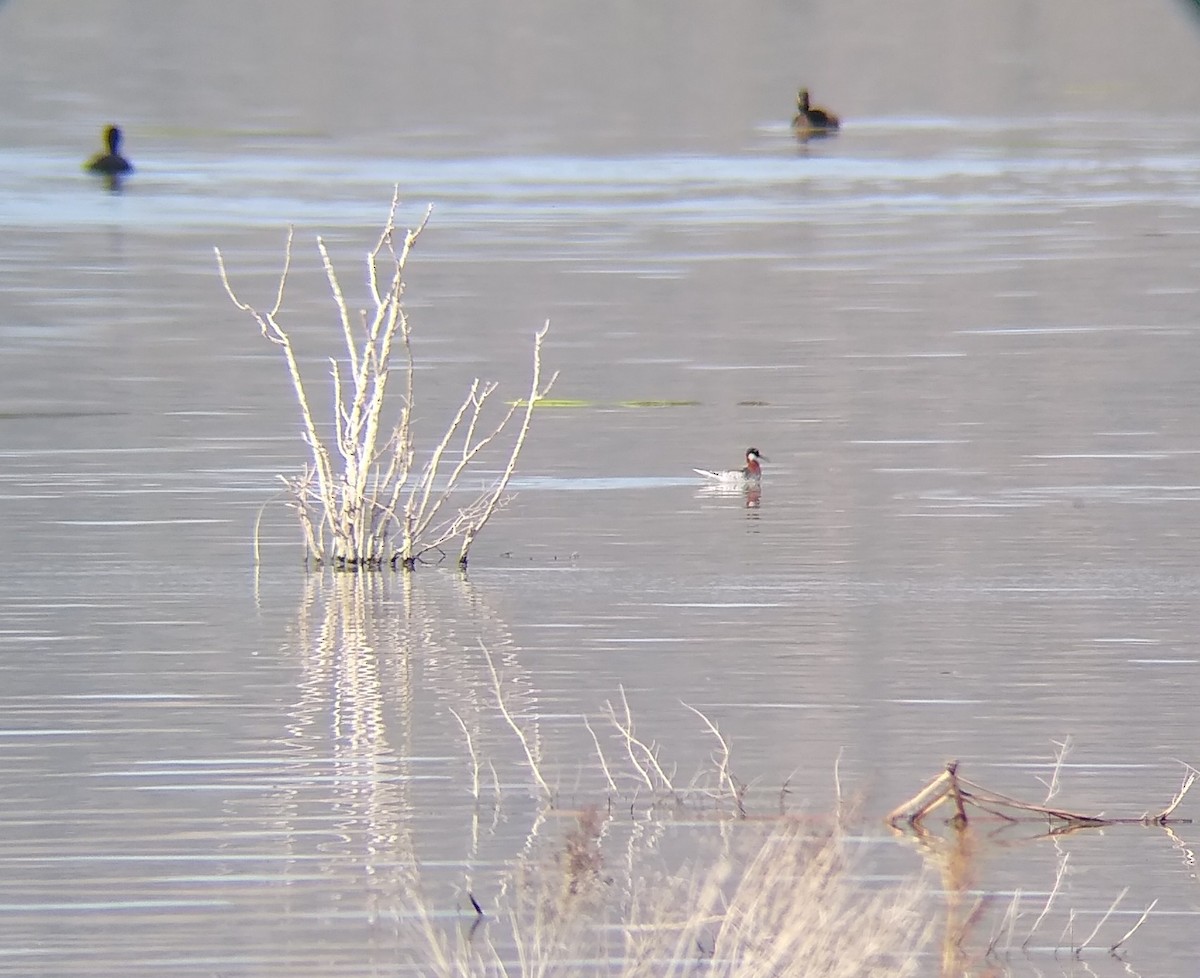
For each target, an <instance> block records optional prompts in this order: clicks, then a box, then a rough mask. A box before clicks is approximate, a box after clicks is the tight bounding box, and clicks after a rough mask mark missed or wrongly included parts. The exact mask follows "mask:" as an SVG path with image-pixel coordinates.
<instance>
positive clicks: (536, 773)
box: [479, 642, 554, 800]
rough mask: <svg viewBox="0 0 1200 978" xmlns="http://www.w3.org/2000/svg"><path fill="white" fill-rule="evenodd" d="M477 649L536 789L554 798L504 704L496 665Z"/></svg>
mask: <svg viewBox="0 0 1200 978" xmlns="http://www.w3.org/2000/svg"><path fill="white" fill-rule="evenodd" d="M479 647H480V648H481V649H482V650H483V657H484V658H485V659H486V660H487V665H488V672H490V673H491V674H492V688H493V689H494V690H495V693H496V703H497V704H498V705H499V707H500V715H501V716H503V717H504V719H505V721H506V722H507V723H508V725H509V727H511V728H512V732H513V733H515V734H516V735H517V740H519V741H520V742H521V748H522V750H524V751H525V760H526V761H527V762H528V763H529V770H530V771H532V772H533V778H534V780H535V781H536V782H537V784H538V787H539V788H541V789H542V792H543V793H544V794H545V795H546V798H547V800H549V799H552V798H553V797H554V792H552V791H551V790H550V785H548V784H546V779H545V778H543V777H542V772H541V771H540V770H539V769H538V764H537V760H536V759H535V758H534V756H533V751H532V750H531V749H530V747H529V740H528V738H526V736H525V731H524V730H522V729H521V727H520V725H519V724H518V723H517V721H516V720H514V719H513V715H512V713H510V712H509V709H508V706H507V705H506V704H505V702H504V693H503V691H502V690H501V687H500V674H499V673H497V672H496V664H495V663H494V662H493V661H492V653H491V652H490V651H488V647H487V646H486V645H484V644H483V642H480V643H479Z"/></svg>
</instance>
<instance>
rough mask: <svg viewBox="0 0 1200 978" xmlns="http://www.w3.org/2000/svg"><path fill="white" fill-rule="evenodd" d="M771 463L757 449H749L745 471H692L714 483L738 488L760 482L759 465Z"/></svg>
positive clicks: (760, 467)
mask: <svg viewBox="0 0 1200 978" xmlns="http://www.w3.org/2000/svg"><path fill="white" fill-rule="evenodd" d="M769 461H770V459H768V458H767V457H766V456H765V455H763V454H762V452H760V451H759V450H758V449H757V448H747V449H746V467H745V468H744V469H728V470H726V471H724V472H715V471H713V470H712V469H692V471H693V472H695V473H696V474H697V475H702V476H704V478H706V479H708V480H710V481H712V482H719V483H721V485H725V486H737V485H742V484H744V483H750V482H758V481H759V480H760V479H761V478H762V466H761V465H760V464H759V463H760V462H769Z"/></svg>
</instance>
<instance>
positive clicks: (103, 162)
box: [85, 126, 133, 177]
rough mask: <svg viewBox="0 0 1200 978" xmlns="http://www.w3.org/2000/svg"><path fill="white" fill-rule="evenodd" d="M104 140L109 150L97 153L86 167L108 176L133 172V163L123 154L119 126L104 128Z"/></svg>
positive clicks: (93, 171) (119, 175) (120, 175)
mask: <svg viewBox="0 0 1200 978" xmlns="http://www.w3.org/2000/svg"><path fill="white" fill-rule="evenodd" d="M104 142H105V144H106V145H107V146H108V152H107V153H97V154H96V155H95V156H93V157H92V158H91V159H90V160H88V161H87V164H86V166H85V169H87V170H89V171H90V172H92V173H100V174H102V175H104V176H106V177H122V176H124V175H125V174H127V173H132V172H133V164H132V163H130V162H129V160H127V159H125V157H124V156H122V155H121V130H120V129H119V128H118V127H117V126H109V127H108V128H107V129H105V130H104Z"/></svg>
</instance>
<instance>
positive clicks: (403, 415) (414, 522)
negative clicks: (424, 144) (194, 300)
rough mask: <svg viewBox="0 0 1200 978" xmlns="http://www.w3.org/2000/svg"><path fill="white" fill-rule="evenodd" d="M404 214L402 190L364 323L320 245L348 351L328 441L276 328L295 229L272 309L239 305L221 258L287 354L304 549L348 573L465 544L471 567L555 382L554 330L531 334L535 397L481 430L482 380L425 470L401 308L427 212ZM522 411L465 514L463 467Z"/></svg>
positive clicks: (292, 481)
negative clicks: (302, 455)
mask: <svg viewBox="0 0 1200 978" xmlns="http://www.w3.org/2000/svg"><path fill="white" fill-rule="evenodd" d="M398 206H399V189H398V188H397V191H396V193H395V194H394V195H393V197H392V204H391V208H390V209H389V211H388V217H387V222H386V224H385V225H384V228H383V231H382V233H381V234H380V236H379V239H378V241H377V242H376V244H375V246H374V248H373V249H372V250H371V251H370V253H369V254H368V255H367V271H368V275H367V285H368V290H369V293H370V301H371V306H372V308H370V309H363V310H359V312H358V315H357V316H356V317H355V316H352V315H351V312H350V307H349V306H348V304H347V302H346V298H345V295H344V292H343V290H342V286H341V282H340V280H339V278H338V274H337V271H336V269H335V267H334V264H333V261H332V259H331V258H330V256H329V252H328V250H327V249H326V247H325V243H324V241H323V240H322V239H321V238H319V237H318V238H317V248H318V251H319V252H320V255H321V262H322V265H323V267H324V269H325V277H326V280H327V282H328V285H329V289H330V292H331V294H332V296H333V300H334V304H335V305H336V306H337V310H338V318H339V321H340V323H341V329H342V337H343V341H344V345H345V350H344V352H343V354H342V355H341V357H340V358H338V357H334V358H331V360H330V365H331V374H332V380H333V394H334V417H333V434H332V435H323V434H322V433H321V429H320V428H319V426H318V423H317V420H316V418H315V416H314V414H313V411H312V408H311V404H312V403H313V402H312V397H311V393H310V390H309V387H308V385H307V383H306V381H305V379H304V377H303V375H302V374H301V371H300V366H299V361H298V359H297V356H296V351H295V348H294V347H293V344H292V338H291V335H290V334H289V332H288V330H287V329H286V328H285V327H284V326H283V324H282V323H281V322H280V320H279V315H280V310H281V309H282V306H283V297H284V292H285V289H286V286H287V281H288V275H289V273H290V271H291V264H292V246H293V239H294V234H293V231H292V230H290V229H289V231H288V237H287V243H286V245H285V247H284V262H283V270H282V271H281V272H280V275H279V281H278V284H277V287H276V290H275V299H274V303H273V304H272V306H271V307H270V309H267V310H265V311H264V310H261V309H259V308H257V307H255V306H253V305H252V304H250V303H248V302H244V301H243V300H242V299H240V298H239V297H238V295H237V293H236V292H235V291H234V289H233V286H232V284H231V283H230V281H229V277H228V274H227V272H226V269H225V262H224V259H223V257H222V255H221V252H220V249H216V254H217V267H218V270H219V272H220V276H221V283H222V285H223V286H224V287H225V291H226V293H227V294H228V295H229V298H230V300H232V302H233V304H234V305H235V306H237V308H238V309H240V310H242V311H243V312H246V313H248V314H249V315H250V316H251V318H252V319H253V320H254V321H255V323H257V325H258V328H259V331H260V332H261V333H262V335H263V336H265V337H266V338H267V339H268V340H270V341H271V342H272V343H274V344H275V345H276V346H277V347H278V348H279V350H280V352H281V354H282V356H283V358H284V361H285V363H286V364H287V368H288V373H289V375H290V377H291V381H292V388H293V391H294V392H295V395H296V401H297V404H298V406H299V408H300V417H301V422H302V426H303V432H304V441H305V443H306V444H307V445H308V448H309V452H310V454H311V458H310V460H309V462H308V464H307V465H305V467H304V468H303V469H302V471H301V472H300V473H299V474H298V475H295V476H291V477H283V476H281V479H282V481H283V483H284V485H285V486H286V487H287V491H288V493H289V495H290V497H291V503H290V505H291V506H293V507H294V508H295V510H296V512H297V515H298V517H299V520H300V526H301V529H302V531H303V535H304V542H305V547H306V550H307V552H308V554H309V555H310V556H311V557H312V558H313V559H315V560H316V561H318V562H321V563H326V562H328V563H332V564H333V565H334V566H335V567H338V568H340V569H360V568H368V569H376V568H380V567H383V566H384V565H385V564H391V565H392V566H393V567H394V566H397V565H399V566H402V567H404V568H405V569H407V570H411V569H412V568H413V567H414V566H415V564H416V562H417V561H418V560H420V559H421V558H422V556H424V555H425V554H429V553H432V552H437V553H441V552H442V547H443V546H444V545H445V544H448V543H449V542H451V541H453V540H457V541H459V554H458V562H459V564H460V565H461V566H464V567H465V566H466V564H467V559H468V555H469V553H470V549H471V545H472V544H473V543H474V541H475V539H476V537H477V536H478V535H479V533H480V531H481V530H482V529H483V528H484V527H485V526H486V525H487V523H488V521H489V520H490V519H491V518H492V516H493V515H494V514H495V513H496V511H497V510H498V509H500V508H501V507H502V506H503V505H504V503H505V502H506V501H507V499H506V495H505V493H506V491H507V488H508V484H509V481H510V480H511V478H512V475H513V473H514V471H515V470H516V466H517V460H518V458H519V456H520V453H521V448H522V447H523V445H524V443H525V438H526V436H527V435H528V433H529V427H530V422H531V420H532V416H533V409H534V406H535V405H536V404H537V402H538V401H540V400H541V399H543V398H544V397H545V396H546V394H547V393H548V392H549V390H550V388H551V386H552V385H553V384H554V380H555V378H556V376H557V375H553V376H551V377H550V378H549V380H546V381H545V382H543V380H542V363H541V358H542V341H543V340H544V339H545V336H546V333H547V331H548V329H549V323H546V324H545V325H543V326H542V328H541V329H540V330H538V331H537V332H536V333H535V334H534V343H533V369H532V381H531V384H530V388H529V394H528V396H527V397H526V398H524V399H523V400H521V401H516V402H513V404H511V405H510V406H509V407H508V409H507V411H506V412H504V413H503V414H502V415H501V416H500V418H499V420H498V421H491V422H489V421H485V409H486V408H487V405H488V400H489V398H490V397H491V395H492V394H493V393H494V392H495V390H496V387H497V385H496V384H495V383H490V382H489V383H485V382H482V381H480V380H478V379H476V380H475V381H474V382H473V383H472V384H471V387H470V389H469V390H468V392H467V395H466V397H464V398H463V401H462V403H461V404H460V405H459V407H458V410H457V412H456V413H455V415H454V416H453V418H452V419H451V421H450V423H449V424H448V426H447V427H446V429H445V431H444V433H443V434H442V436H441V438H440V440H439V441H438V442H437V444H436V445H435V446H434V448H433V449H432V451H431V452H430V453H429V455H428V457H427V459H426V461H425V462H424V464H420V465H419V464H418V463H417V445H416V433H415V431H414V428H413V410H414V406H415V404H416V390H415V376H414V375H415V365H414V361H413V351H412V345H411V340H412V324H411V322H410V320H409V318H408V314H407V312H406V311H405V308H404V304H403V297H404V291H405V279H404V276H405V271H406V269H407V266H408V259H409V257H410V255H411V253H412V249H413V247H414V245H415V244H416V243H417V240H418V238H419V237H420V235H421V232H422V231H423V230H424V229H425V226H426V224H427V223H428V221H429V217H430V213H431V209H429V210H426V212H425V215H424V217H423V218H422V219H421V221H420V223H419V224H418V225H417V226H416V227H415V228H413V229H411V230H408V231H405V232H401V231H400V230H399V228H398V227H397V226H396V211H397V208H398ZM398 240H399V241H400V244H399V246H397V241H398ZM395 356H401V357H402V358H403V376H404V390H403V391H402V393H401V394H400V398H399V403H400V404H401V407H400V409H399V413H398V414H394V413H389V412H388V410H387V409H388V407H389V405H390V404H391V403H392V401H391V400H389V399H388V398H387V396H386V395H387V391H388V382H389V379H390V377H391V372H392V370H393V358H394V357H395ZM518 410H520V415H519V417H520V422H519V425H518V431H517V433H516V436H515V438H514V441H513V444H512V445H511V447H510V449H509V453H508V459H507V462H506V464H505V467H504V470H503V472H502V474H501V475H500V477H499V479H497V480H496V482H495V483H494V484H493V485H492V486H491V487H490V488H488V489H487V490H485V491H484V492H482V493H479V494H477V495H476V496H475V497H474V498H472V499H471V500H470V501H468V502H467V503H466V504H465V505H464V504H461V503H459V502H458V501H457V500H455V502H454V503H453V504H452V503H451V498H452V497H453V496H454V495H455V494H456V490H457V489H458V488H459V487H460V485H461V482H462V481H463V475H464V473H465V472H466V470H467V468H468V467H469V466H470V465H471V463H472V462H473V461H475V460H476V459H477V458H478V456H479V454H480V453H481V452H482V451H483V450H484V449H485V448H487V447H488V446H489V445H491V444H492V442H493V441H495V439H496V438H498V437H499V436H500V435H501V433H503V432H504V431H506V430H507V429H508V427H509V422H510V421H512V420H513V419H514V417H517V412H518Z"/></svg>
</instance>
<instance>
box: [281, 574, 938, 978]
mask: <svg viewBox="0 0 1200 978" xmlns="http://www.w3.org/2000/svg"><path fill="white" fill-rule="evenodd" d="M288 644H289V645H291V646H292V648H293V649H294V650H295V652H296V654H297V657H298V664H299V666H300V668H301V681H300V696H299V699H298V700H297V702H296V703H295V704H294V705H293V707H292V709H291V710H290V716H291V721H290V724H289V727H288V737H289V743H290V746H291V748H292V750H293V751H294V752H295V754H296V755H298V756H299V757H302V758H305V759H307V760H308V761H309V762H310V763H311V769H312V771H313V776H312V777H311V778H309V779H307V780H303V779H302V780H300V781H298V782H297V783H295V784H294V785H290V786H288V787H287V788H281V789H278V790H277V791H276V792H275V794H274V797H273V804H272V806H271V807H272V809H273V811H274V815H275V817H276V818H277V819H279V820H280V821H281V822H283V823H285V824H287V825H289V826H290V829H291V831H290V840H291V846H292V852H293V854H294V858H295V865H296V866H297V867H299V866H303V867H305V868H304V871H303V872H304V874H305V876H306V877H307V878H312V877H313V876H314V875H315V876H319V877H321V878H322V879H323V880H324V881H325V884H326V885H328V881H329V880H336V881H338V884H337V885H339V886H340V887H341V892H340V894H339V896H338V900H337V906H338V911H339V913H344V914H350V915H351V916H353V917H359V918H360V919H361V917H363V916H365V917H366V919H367V921H368V922H369V924H370V926H371V928H372V934H373V935H374V937H375V938H376V939H377V940H378V941H379V942H381V943H383V944H384V945H385V947H388V948H390V949H394V952H395V955H396V959H397V960H403V961H405V962H406V963H408V964H410V965H411V966H413V967H414V968H416V969H417V970H419V971H420V972H421V973H424V974H436V975H445V976H450V975H480V976H482V975H485V974H495V973H497V971H498V969H501V970H503V971H504V972H505V973H508V974H532V973H543V972H545V971H546V970H547V969H551V968H556V967H562V966H565V965H568V964H569V963H570V962H578V961H592V962H597V963H598V965H602V966H601V967H599V970H602V971H604V972H606V973H614V974H624V975H633V974H642V973H648V972H647V969H649V970H650V971H652V972H653V973H655V974H660V975H670V974H683V973H685V972H690V971H691V970H693V969H694V968H695V966H696V963H697V958H703V959H706V960H707V964H706V972H707V973H712V974H729V975H732V974H735V973H736V974H738V975H751V976H754V975H766V974H777V973H784V971H780V968H781V967H783V966H784V965H785V963H786V962H788V961H794V962H804V966H805V974H811V975H826V976H831V978H836V976H840V975H847V976H849V975H856V976H857V975H880V976H882V975H888V976H898V975H906V974H916V973H917V972H918V962H919V960H920V950H921V948H922V947H924V946H926V945H927V943H928V940H929V931H930V927H929V923H928V917H927V914H926V913H924V912H923V906H924V903H925V900H926V894H925V889H924V887H923V886H922V884H921V883H920V881H919V880H918V879H916V878H913V879H909V880H906V881H903V882H902V883H900V884H894V883H887V884H883V885H874V884H865V883H864V882H863V879H864V876H863V872H862V859H861V855H862V851H863V850H862V847H861V846H859V845H856V844H855V843H853V842H851V841H850V839H849V837H848V836H847V834H846V833H845V831H844V829H843V827H842V826H841V825H840V824H839V823H838V822H837V820H834V819H827V818H820V819H813V818H809V817H806V816H794V815H791V814H788V813H786V812H781V813H779V814H777V815H772V816H770V817H765V818H764V817H761V816H759V817H756V818H753V819H751V818H747V817H746V811H745V809H744V808H743V800H744V799H743V797H742V794H743V793H742V792H739V791H738V790H737V788H738V785H739V782H738V781H737V779H736V777H735V775H734V774H733V773H732V771H731V768H730V764H731V761H730V756H729V755H730V752H729V746H728V744H727V743H726V741H725V740H724V738H723V735H722V734H721V732H720V730H719V728H718V727H717V725H716V724H714V723H712V722H711V721H709V720H708V718H707V717H705V716H704V715H703V714H699V721H698V730H699V731H700V735H701V736H712V737H713V738H714V739H715V742H716V743H718V745H719V748H720V749H719V750H718V751H716V752H714V761H713V764H714V768H713V770H712V771H704V772H700V774H699V775H698V776H697V777H696V778H695V779H694V780H693V781H692V782H691V784H690V785H689V786H687V787H681V786H679V785H677V784H672V783H671V782H670V781H667V782H665V783H664V784H660V783H659V781H660V779H659V778H658V777H656V776H649V778H650V780H649V783H647V781H646V777H647V776H648V775H646V773H645V772H647V771H649V770H650V769H651V768H650V764H651V757H652V756H653V765H654V768H655V769H657V770H660V771H661V770H666V771H671V770H673V767H672V766H671V765H670V764H669V763H668V762H666V761H663V762H662V765H661V766H660V765H659V764H658V758H657V752H658V747H657V745H655V744H654V743H653V742H652V741H645V740H642V739H640V737H639V736H638V735H636V734H635V732H634V726H633V724H634V719H633V717H632V716H631V715H630V713H629V710H628V704H627V702H626V701H625V699H624V697H623V693H622V696H621V698H620V700H619V703H618V706H617V707H615V708H614V706H613V705H612V704H609V705H608V713H607V714H600V713H598V714H597V716H595V717H594V718H592V721H591V724H590V729H591V730H592V731H593V732H595V731H597V730H598V731H599V732H600V733H599V736H597V737H596V738H595V740H594V741H593V742H594V744H595V746H596V750H597V751H598V752H599V755H600V758H601V760H602V762H603V763H602V764H593V765H592V767H590V768H589V769H588V770H587V771H586V772H583V774H581V778H583V779H584V780H586V781H587V784H586V785H584V784H582V783H581V785H580V787H578V788H577V789H576V790H577V791H578V793H579V794H580V795H582V796H585V797H588V796H590V797H592V798H594V801H592V802H591V803H586V802H585V803H584V804H582V805H577V806H576V807H573V808H568V807H564V806H563V805H561V804H560V799H559V797H558V793H557V790H551V791H547V790H539V788H538V785H539V784H542V785H546V784H547V782H546V781H545V779H544V778H543V774H544V771H549V770H551V769H552V766H551V765H547V767H546V768H545V769H543V767H542V764H543V753H544V745H545V742H546V739H545V735H546V733H547V732H548V731H547V730H546V729H545V728H544V724H545V721H544V720H543V719H542V718H541V716H540V714H539V710H540V709H541V706H540V700H541V698H542V694H541V692H540V690H539V688H538V685H537V683H536V681H535V679H534V677H533V676H532V675H531V673H530V672H529V670H527V669H526V668H525V667H524V666H523V665H522V663H521V656H520V650H519V648H518V646H517V644H516V643H515V641H514V638H513V635H512V632H511V629H510V628H509V627H508V625H507V624H506V623H505V622H504V620H503V619H502V618H501V617H500V616H499V615H498V614H497V613H496V609H495V608H494V607H492V606H491V604H490V603H489V601H488V600H487V598H486V597H485V596H484V595H483V593H482V592H481V590H480V589H478V588H476V587H475V586H473V585H472V584H471V583H470V582H469V581H468V580H467V579H466V578H465V576H463V575H460V574H455V573H440V572H438V573H431V574H425V575H421V576H420V578H414V576H413V575H387V574H325V575H314V576H312V577H310V578H308V579H307V581H306V583H305V593H304V598H303V601H302V603H301V607H300V611H299V614H298V616H297V622H296V625H295V629H294V636H292V638H291V640H290V641H289V643H288ZM481 644H482V646H483V649H482V650H481V648H480V645H481ZM681 709H682V708H681ZM693 712H694V713H698V711H694V710H693ZM569 722H570V720H569V718H567V719H566V720H564V723H569ZM584 724H585V719H584V718H582V717H581V718H579V721H578V726H579V727H580V728H581V729H582V728H583V727H584ZM706 728H707V731H706ZM518 742H523V743H521V746H520V749H517V743H518ZM554 742H557V741H554ZM639 767H640V768H641V770H642V771H643V775H642V776H641V777H639V776H638V774H637V769H638V768H639ZM553 769H554V770H561V767H559V768H553ZM601 772H602V773H601ZM531 774H532V775H534V776H533V777H531V776H530V775H531ZM593 776H594V782H595V783H594V785H592V784H591V781H592V780H593ZM553 780H554V776H553V775H551V778H550V782H549V783H550V784H553ZM320 826H323V827H325V828H326V829H327V831H324V832H316V831H315V829H316V828H317V827H320ZM328 829H332V831H328ZM314 838H315V839H316V840H317V841H316V842H315V844H314V841H313V840H314ZM314 860H315V867H314ZM298 873H299V870H298ZM298 881H299V875H298ZM785 970H786V968H785Z"/></svg>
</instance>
